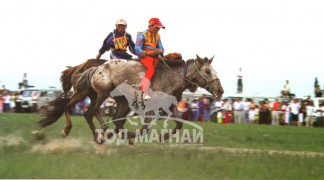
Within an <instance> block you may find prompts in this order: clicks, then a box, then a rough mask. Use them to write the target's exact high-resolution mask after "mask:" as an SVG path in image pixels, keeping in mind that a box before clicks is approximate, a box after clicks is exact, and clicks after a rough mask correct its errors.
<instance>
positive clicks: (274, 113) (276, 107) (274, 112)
mask: <svg viewBox="0 0 324 180" xmlns="http://www.w3.org/2000/svg"><path fill="white" fill-rule="evenodd" d="M280 106H281V103H280V102H279V101H278V99H277V98H276V99H275V101H274V102H273V104H272V108H271V117H272V118H271V119H272V122H271V124H272V125H278V124H279V113H280Z"/></svg>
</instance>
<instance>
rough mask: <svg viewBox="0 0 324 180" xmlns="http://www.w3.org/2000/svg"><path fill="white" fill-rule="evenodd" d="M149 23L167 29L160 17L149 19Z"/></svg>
mask: <svg viewBox="0 0 324 180" xmlns="http://www.w3.org/2000/svg"><path fill="white" fill-rule="evenodd" d="M149 24H150V25H154V26H156V27H159V28H163V29H165V26H163V25H162V23H161V21H160V19H159V18H151V19H150V20H149Z"/></svg>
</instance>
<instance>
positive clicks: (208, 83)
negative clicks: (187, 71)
mask: <svg viewBox="0 0 324 180" xmlns="http://www.w3.org/2000/svg"><path fill="white" fill-rule="evenodd" d="M193 64H194V67H195V69H196V70H197V72H198V74H199V75H200V77H202V78H203V79H205V80H206V84H207V85H206V86H205V87H204V89H206V88H210V83H211V82H213V81H219V78H215V79H211V80H208V79H207V78H206V77H205V76H203V75H202V74H201V72H200V71H199V69H198V68H197V66H196V61H194V62H193ZM210 90H211V89H210ZM211 91H213V90H211ZM213 92H214V91H213Z"/></svg>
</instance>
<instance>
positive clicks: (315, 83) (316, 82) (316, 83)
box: [314, 77, 318, 89]
mask: <svg viewBox="0 0 324 180" xmlns="http://www.w3.org/2000/svg"><path fill="white" fill-rule="evenodd" d="M317 86H318V80H317V77H315V82H314V89H316V87H317Z"/></svg>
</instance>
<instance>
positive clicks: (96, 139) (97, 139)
mask: <svg viewBox="0 0 324 180" xmlns="http://www.w3.org/2000/svg"><path fill="white" fill-rule="evenodd" d="M94 141H95V142H96V143H97V144H103V143H104V142H105V138H104V137H103V135H102V134H99V136H97V137H95V139H94Z"/></svg>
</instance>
